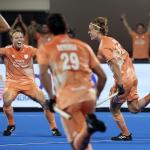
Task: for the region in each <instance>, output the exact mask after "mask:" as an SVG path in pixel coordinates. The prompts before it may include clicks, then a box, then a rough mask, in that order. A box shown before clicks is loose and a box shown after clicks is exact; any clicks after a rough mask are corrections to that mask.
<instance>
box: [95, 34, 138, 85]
mask: <svg viewBox="0 0 150 150" xmlns="http://www.w3.org/2000/svg"><path fill="white" fill-rule="evenodd" d="M97 55H98V57H101V58H103V59H104V60H105V61H106V62H108V61H110V60H111V59H113V58H114V59H116V60H117V63H118V65H119V67H120V69H121V74H122V80H123V82H124V83H126V82H129V81H134V80H136V75H135V70H134V66H133V64H132V61H131V59H130V57H129V54H128V53H127V51H126V50H125V49H123V48H122V46H121V45H120V44H119V42H118V41H117V40H115V39H114V38H111V37H108V36H103V37H102V39H101V43H100V46H99V51H98V54H97Z"/></svg>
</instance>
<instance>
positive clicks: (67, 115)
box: [53, 105, 72, 120]
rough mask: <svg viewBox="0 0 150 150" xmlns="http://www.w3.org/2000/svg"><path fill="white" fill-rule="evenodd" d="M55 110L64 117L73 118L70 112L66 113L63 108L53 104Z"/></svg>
mask: <svg viewBox="0 0 150 150" xmlns="http://www.w3.org/2000/svg"><path fill="white" fill-rule="evenodd" d="M53 108H54V111H55V112H57V113H59V114H60V115H61V116H62V117H64V118H65V119H67V120H70V119H71V118H72V116H71V115H70V114H68V113H66V112H65V111H63V110H61V109H60V108H58V107H57V106H56V105H55V106H53Z"/></svg>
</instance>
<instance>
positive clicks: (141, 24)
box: [136, 22, 145, 28]
mask: <svg viewBox="0 0 150 150" xmlns="http://www.w3.org/2000/svg"><path fill="white" fill-rule="evenodd" d="M138 26H142V27H143V28H145V25H144V24H143V23H141V22H139V23H137V24H136V28H137V27H138Z"/></svg>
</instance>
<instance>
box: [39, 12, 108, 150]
mask: <svg viewBox="0 0 150 150" xmlns="http://www.w3.org/2000/svg"><path fill="white" fill-rule="evenodd" d="M48 27H49V29H50V32H51V34H52V40H51V42H48V43H47V44H45V45H43V46H42V47H41V48H40V50H39V52H40V54H39V56H38V63H39V66H40V77H41V81H42V83H43V85H44V87H45V88H46V90H47V92H48V94H49V97H50V98H51V101H50V108H51V110H52V111H53V109H52V106H53V103H55V100H56V103H57V105H58V107H59V108H60V109H62V110H64V111H66V112H68V113H69V114H71V115H72V119H71V120H66V119H64V118H62V122H63V125H64V129H65V131H66V134H67V137H68V141H69V142H70V143H71V145H72V148H73V150H85V149H86V150H92V147H91V145H90V144H89V141H90V137H91V135H92V134H93V133H94V132H95V131H97V130H98V131H101V132H104V131H105V125H104V123H103V122H102V121H99V120H98V119H97V118H96V116H95V115H94V114H93V112H94V111H95V100H96V91H95V89H94V88H93V83H92V82H91V74H92V71H94V72H95V73H96V74H97V75H98V84H97V96H98V95H99V94H100V93H101V91H102V89H103V87H104V84H105V81H106V76H105V74H104V72H103V70H102V68H101V67H100V64H99V62H98V59H97V58H96V56H95V55H94V53H93V51H92V49H91V48H90V47H89V46H88V45H87V44H86V43H84V42H82V41H80V40H77V39H74V38H71V37H69V35H68V34H67V30H68V29H67V25H66V22H65V20H64V18H63V16H62V15H61V14H51V15H50V16H49V18H48ZM49 67H50V68H51V70H52V74H53V77H54V82H55V83H54V85H55V89H56V99H55V98H54V95H53V92H52V88H51V87H50V85H51V78H50V76H49V74H48V70H49Z"/></svg>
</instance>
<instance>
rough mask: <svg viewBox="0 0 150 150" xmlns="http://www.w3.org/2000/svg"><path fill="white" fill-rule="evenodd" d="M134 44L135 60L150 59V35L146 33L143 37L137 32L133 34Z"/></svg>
mask: <svg viewBox="0 0 150 150" xmlns="http://www.w3.org/2000/svg"><path fill="white" fill-rule="evenodd" d="M131 36H132V42H133V45H132V47H133V58H135V59H144V58H149V44H150V39H149V37H150V34H148V33H144V34H142V35H140V34H137V33H135V32H132V33H131Z"/></svg>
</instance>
